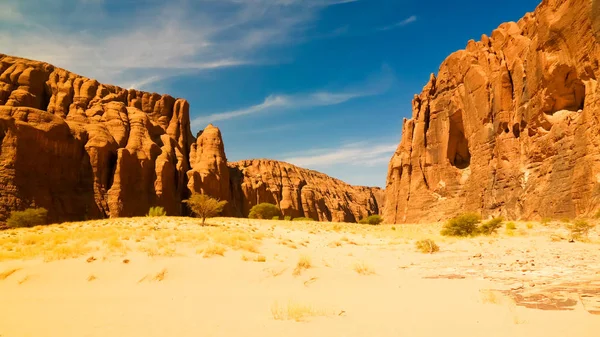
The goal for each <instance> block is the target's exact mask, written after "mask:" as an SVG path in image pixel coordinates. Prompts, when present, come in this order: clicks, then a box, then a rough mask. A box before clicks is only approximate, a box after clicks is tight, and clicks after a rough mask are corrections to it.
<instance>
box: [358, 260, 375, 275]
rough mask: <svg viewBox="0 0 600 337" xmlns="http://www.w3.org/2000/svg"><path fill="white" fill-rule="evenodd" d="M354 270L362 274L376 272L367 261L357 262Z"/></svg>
mask: <svg viewBox="0 0 600 337" xmlns="http://www.w3.org/2000/svg"><path fill="white" fill-rule="evenodd" d="M354 271H355V272H357V273H358V274H360V275H373V274H375V269H373V267H371V266H369V265H368V264H366V263H365V262H356V263H355V264H354Z"/></svg>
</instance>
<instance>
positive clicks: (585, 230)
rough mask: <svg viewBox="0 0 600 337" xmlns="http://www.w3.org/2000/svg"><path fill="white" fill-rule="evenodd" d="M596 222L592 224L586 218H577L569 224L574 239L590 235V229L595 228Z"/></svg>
mask: <svg viewBox="0 0 600 337" xmlns="http://www.w3.org/2000/svg"><path fill="white" fill-rule="evenodd" d="M594 226H595V225H594V224H590V223H589V222H587V221H585V220H577V221H575V222H574V223H573V224H571V225H569V226H568V229H569V231H570V232H571V238H573V239H585V238H587V237H588V235H589V233H590V230H591V229H592V228H594Z"/></svg>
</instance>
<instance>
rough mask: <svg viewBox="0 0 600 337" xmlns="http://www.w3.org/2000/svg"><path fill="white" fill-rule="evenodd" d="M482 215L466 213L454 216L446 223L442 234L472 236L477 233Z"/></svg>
mask: <svg viewBox="0 0 600 337" xmlns="http://www.w3.org/2000/svg"><path fill="white" fill-rule="evenodd" d="M480 222H481V217H480V216H479V214H476V213H464V214H461V215H459V216H457V217H454V218H452V219H450V220H448V222H446V224H445V225H444V228H442V231H441V234H442V235H445V236H470V235H475V234H477V224H479V223H480Z"/></svg>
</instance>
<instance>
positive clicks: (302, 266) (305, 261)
mask: <svg viewBox="0 0 600 337" xmlns="http://www.w3.org/2000/svg"><path fill="white" fill-rule="evenodd" d="M310 268H312V263H311V259H310V256H308V255H302V256H300V258H299V259H298V263H296V268H295V269H294V272H293V275H295V276H298V275H300V274H302V271H304V270H306V269H310Z"/></svg>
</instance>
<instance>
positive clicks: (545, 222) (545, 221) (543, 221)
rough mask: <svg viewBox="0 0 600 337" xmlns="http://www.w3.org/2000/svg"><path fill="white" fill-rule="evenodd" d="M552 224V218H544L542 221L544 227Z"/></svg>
mask: <svg viewBox="0 0 600 337" xmlns="http://www.w3.org/2000/svg"><path fill="white" fill-rule="evenodd" d="M550 222H552V219H550V218H542V220H541V221H540V223H541V224H542V225H548V224H550Z"/></svg>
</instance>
